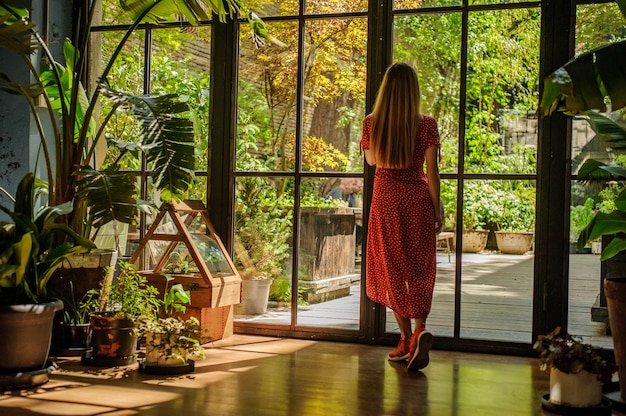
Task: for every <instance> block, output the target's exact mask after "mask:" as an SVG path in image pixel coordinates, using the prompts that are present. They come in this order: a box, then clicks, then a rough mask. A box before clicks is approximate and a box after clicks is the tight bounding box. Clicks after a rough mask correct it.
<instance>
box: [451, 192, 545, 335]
mask: <svg viewBox="0 0 626 416" xmlns="http://www.w3.org/2000/svg"><path fill="white" fill-rule="evenodd" d="M535 193H536V192H535V188H534V183H533V182H532V181H521V180H515V181H467V182H466V183H465V187H464V196H463V198H464V208H463V210H464V211H463V212H464V215H463V219H464V230H463V235H462V240H463V247H462V252H463V257H462V262H461V263H462V264H461V275H462V283H461V284H462V287H461V291H462V298H461V337H463V338H474V339H489V340H498V341H509V342H528V343H530V342H531V328H532V303H533V299H532V294H533V266H534V255H533V237H534V228H535Z"/></svg>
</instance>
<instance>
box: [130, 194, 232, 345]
mask: <svg viewBox="0 0 626 416" xmlns="http://www.w3.org/2000/svg"><path fill="white" fill-rule="evenodd" d="M129 261H130V263H133V264H135V265H136V266H137V269H138V271H139V273H141V274H143V275H144V276H146V278H147V279H148V281H149V282H150V284H152V285H154V286H155V287H156V288H157V289H158V290H159V292H160V293H165V286H166V282H167V277H166V276H168V277H171V278H172V280H171V281H170V283H169V285H170V286H171V285H174V284H177V283H181V284H182V285H183V287H184V289H185V290H189V291H190V293H191V304H190V306H188V307H187V312H186V313H185V314H184V315H185V316H183V317H188V316H195V317H196V318H198V319H199V320H200V324H201V326H202V329H203V336H205V337H206V338H209V339H211V340H216V339H222V338H225V337H228V336H230V335H232V333H233V305H235V304H238V303H240V302H241V287H242V283H241V277H240V275H239V273H238V272H237V269H235V266H234V264H233V262H232V260H231V258H230V256H229V255H228V252H227V251H226V248H225V247H224V245H223V244H222V241H221V240H220V238H219V236H218V235H217V234H216V233H215V229H214V228H213V225H212V224H211V221H210V220H209V216H208V213H207V209H206V207H205V206H204V204H203V203H202V201H198V200H185V201H182V202H173V203H165V204H163V205H162V206H161V208H160V209H159V213H158V214H157V216H156V218H155V219H154V221H153V223H152V226H151V227H150V228H149V230H148V231H147V233H146V235H145V236H144V237H143V238H142V239H141V240H140V241H139V245H138V246H137V248H136V250H135V252H134V253H133V255H132V256H131V258H130V260H129Z"/></svg>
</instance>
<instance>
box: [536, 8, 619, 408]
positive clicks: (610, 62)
mask: <svg viewBox="0 0 626 416" xmlns="http://www.w3.org/2000/svg"><path fill="white" fill-rule="evenodd" d="M615 3H616V4H617V5H618V7H619V9H620V11H621V13H622V15H624V16H625V17H626V0H616V1H615ZM624 85H626V41H619V42H613V43H610V44H606V45H603V46H600V47H598V48H596V49H593V50H591V51H589V52H587V53H585V54H582V55H580V56H578V57H576V58H574V59H572V60H571V61H569V62H567V63H566V64H565V65H563V66H562V67H561V68H558V69H557V70H556V71H554V72H553V73H552V74H551V75H550V76H549V77H548V78H547V79H546V80H545V83H544V92H543V97H542V101H541V108H542V111H543V114H544V115H549V114H551V113H552V112H554V111H556V110H559V111H564V112H566V113H568V114H581V113H582V114H584V115H586V116H587V117H588V118H589V121H590V122H591V124H592V126H593V127H594V129H595V130H596V131H597V132H598V134H602V135H603V136H604V137H605V138H606V139H607V140H608V142H609V143H610V145H611V147H612V151H613V152H615V153H620V152H623V150H624V148H625V146H626V129H625V128H624V126H623V124H622V123H621V122H618V121H616V120H613V119H612V118H611V117H607V116H605V115H602V114H600V113H598V110H599V111H601V112H605V111H607V109H608V108H607V103H608V102H610V110H611V111H618V110H620V109H623V108H624V107H625V106H626V89H625V88H624ZM578 179H580V180H583V181H587V180H604V181H608V180H622V181H623V180H624V179H626V169H625V168H624V167H622V166H618V165H615V164H606V163H603V162H601V161H598V160H595V159H588V160H587V161H585V163H584V164H583V165H582V166H581V168H580V169H579V171H578ZM614 202H615V208H616V209H615V210H614V211H612V212H598V213H597V214H596V215H595V216H594V217H593V218H592V219H591V222H590V223H589V224H588V225H587V227H586V228H585V229H584V230H583V231H582V232H581V234H580V236H579V238H578V245H577V248H578V249H579V250H580V249H582V248H583V247H584V246H585V245H587V244H588V243H589V242H591V241H594V240H596V239H598V238H601V237H605V238H603V240H607V244H603V247H602V253H601V260H602V261H603V262H604V263H605V264H606V270H607V272H606V275H605V276H602V279H604V287H605V289H604V292H605V295H606V298H607V304H608V311H609V322H610V326H611V334H612V337H613V345H614V350H615V357H616V361H617V365H618V372H619V379H620V381H621V382H620V398H619V401H621V402H622V403H624V402H626V350H624V348H626V320H624V316H625V314H626V312H625V311H626V234H625V233H626V190H622V191H621V192H620V194H619V195H618V196H617V198H616V199H615V201H614ZM609 239H610V240H611V241H610V242H608V240H609Z"/></svg>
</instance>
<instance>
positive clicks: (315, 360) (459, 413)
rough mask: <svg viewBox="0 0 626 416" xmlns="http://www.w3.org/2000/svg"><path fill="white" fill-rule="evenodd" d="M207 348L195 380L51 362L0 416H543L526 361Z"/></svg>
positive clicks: (353, 348)
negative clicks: (410, 362) (44, 379)
mask: <svg viewBox="0 0 626 416" xmlns="http://www.w3.org/2000/svg"><path fill="white" fill-rule="evenodd" d="M206 349H207V358H206V360H204V361H199V362H197V363H196V371H195V372H194V373H192V374H189V375H184V376H171V377H164V376H152V375H146V374H143V373H139V372H138V371H137V365H133V366H127V367H117V368H111V369H109V368H99V367H85V366H82V365H81V364H80V361H79V360H78V359H77V358H55V361H56V362H57V364H58V365H59V370H57V371H56V372H54V373H53V374H51V376H50V381H49V382H48V383H47V384H44V385H42V386H39V387H38V388H33V389H31V390H22V391H8V392H4V393H3V394H2V395H0V415H7V416H22V415H69V416H77V415H79V416H90V415H107V416H131V415H153V416H154V415H161V416H183V415H185V416H193V415H215V416H221V415H224V416H235V415H254V416H264V415H267V416H270V415H271V416H276V415H294V416H317V415H320V416H322V415H323V416H328V415H340V416H352V415H354V416H357V415H358V416H369V415H372V416H374V415H375V416H378V415H433V416H447V415H451V416H452V415H454V416H465V415H468V416H469V415H471V416H476V415H480V416H489V415H506V416H514V415H520V416H528V415H550V414H551V413H548V412H544V411H542V408H541V398H542V396H543V395H544V394H546V393H547V391H548V376H547V375H545V374H544V373H542V372H540V371H539V369H538V360H537V359H533V358H517V357H502V356H494V355H482V354H469V353H455V352H449V351H446V352H444V351H432V352H431V363H430V365H429V366H428V367H427V368H425V369H424V370H423V371H421V372H409V371H407V370H406V369H405V368H404V365H402V364H399V363H391V362H389V361H388V360H387V359H386V355H387V353H388V352H389V347H384V346H368V345H355V344H348V343H335V342H325V341H323V342H320V341H308V340H295V339H276V338H267V337H258V336H244V335H234V336H232V337H229V338H228V339H224V340H221V341H218V342H215V343H213V344H208V345H206ZM0 394H1V392H0ZM613 414H614V415H622V413H618V412H614V413H613Z"/></svg>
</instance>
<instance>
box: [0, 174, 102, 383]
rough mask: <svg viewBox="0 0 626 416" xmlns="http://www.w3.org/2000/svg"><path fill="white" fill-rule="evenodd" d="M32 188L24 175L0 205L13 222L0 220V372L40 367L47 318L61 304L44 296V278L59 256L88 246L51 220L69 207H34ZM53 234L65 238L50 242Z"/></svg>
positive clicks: (34, 184)
mask: <svg viewBox="0 0 626 416" xmlns="http://www.w3.org/2000/svg"><path fill="white" fill-rule="evenodd" d="M38 190H41V188H39V186H37V182H36V180H35V177H34V175H33V174H31V173H29V174H27V175H26V176H25V177H24V178H23V179H22V180H21V181H20V184H19V186H18V189H17V193H16V198H15V199H14V201H15V207H14V209H13V210H10V209H8V208H6V207H4V206H2V205H0V211H2V212H4V213H5V214H6V215H8V216H9V217H10V218H11V220H12V221H13V222H12V223H8V222H0V337H2V339H3V341H2V343H1V344H0V356H2V360H0V372H5V373H6V372H16V373H18V372H25V371H30V370H38V369H42V368H43V367H44V365H45V364H46V362H47V358H48V352H49V348H50V340H51V332H52V322H53V317H54V314H55V312H56V311H57V310H59V309H61V308H62V306H63V303H62V302H61V301H59V300H56V299H51V298H50V297H49V296H48V292H47V284H48V281H49V279H50V277H51V276H52V274H53V273H54V271H55V270H56V269H57V268H58V267H59V266H60V265H61V263H62V262H63V260H64V259H66V258H67V257H68V256H71V255H72V254H75V253H80V252H84V251H87V250H89V249H90V248H92V247H93V243H92V242H91V241H89V240H86V239H83V238H82V237H80V236H79V235H78V234H76V233H75V232H74V231H72V230H71V229H70V228H69V227H68V226H67V225H65V224H62V223H60V222H58V221H57V220H58V219H59V218H60V217H62V216H63V215H67V213H68V212H70V211H71V209H72V205H71V204H70V203H65V204H62V205H60V206H44V207H43V208H41V209H37V208H36V204H35V201H36V195H37V194H38ZM57 234H62V235H63V236H64V237H67V241H66V242H64V243H63V244H61V245H58V246H57V245H55V244H54V241H55V240H56V238H55V237H56V236H57Z"/></svg>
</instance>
